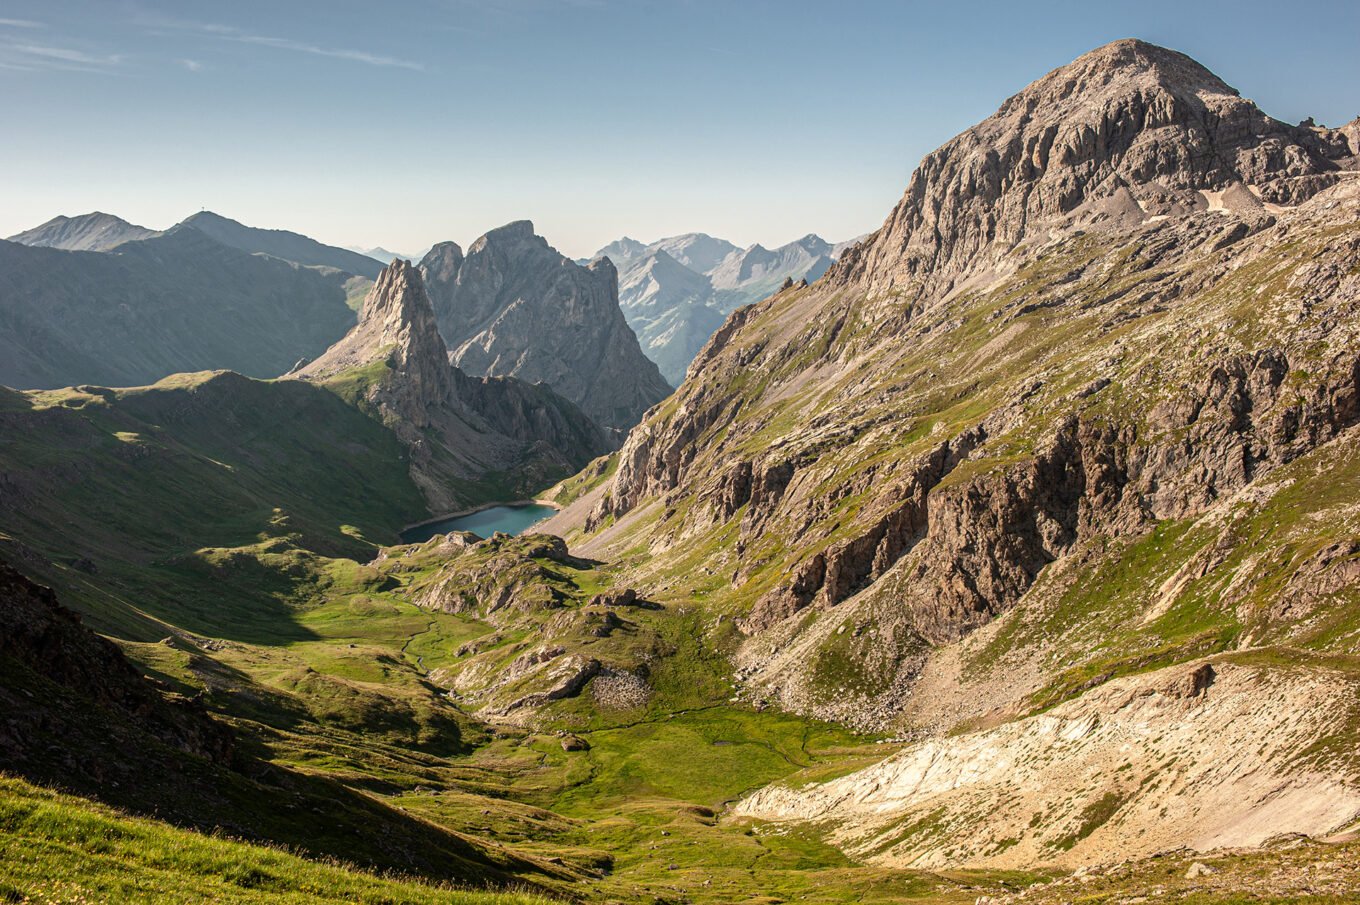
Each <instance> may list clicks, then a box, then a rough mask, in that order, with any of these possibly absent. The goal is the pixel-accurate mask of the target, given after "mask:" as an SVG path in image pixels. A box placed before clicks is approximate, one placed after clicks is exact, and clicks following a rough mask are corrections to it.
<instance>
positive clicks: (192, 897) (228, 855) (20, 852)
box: [0, 776, 549, 905]
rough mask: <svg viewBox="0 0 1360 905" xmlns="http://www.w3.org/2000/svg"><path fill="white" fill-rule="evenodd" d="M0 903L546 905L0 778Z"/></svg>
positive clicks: (534, 898)
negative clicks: (213, 833)
mask: <svg viewBox="0 0 1360 905" xmlns="http://www.w3.org/2000/svg"><path fill="white" fill-rule="evenodd" d="M0 864H2V865H3V868H0V900H3V901H10V902H31V903H33V905H58V903H60V905H76V903H86V902H145V903H165V905H171V903H173V905H180V903H192V902H241V903H251V902H260V903H264V902H268V903H286V905H310V903H323V902H363V903H371V905H378V903H395V902H402V903H410V905H424V903H430V905H435V903H439V905H533V903H545V902H547V901H549V900H548V899H546V898H543V897H541V896H536V895H529V894H517V893H507V894H496V893H486V892H472V891H465V890H455V889H453V888H450V887H441V886H437V885H427V884H423V883H420V882H418V881H414V880H401V879H395V878H387V877H380V876H377V875H374V874H369V873H365V872H363V871H360V870H358V869H356V868H354V867H352V866H349V865H345V864H343V863H341V862H333V863H318V862H316V861H310V860H306V859H304V858H300V857H298V856H296V855H293V854H289V853H288V852H286V851H283V850H281V849H272V848H264V847H261V846H256V845H249V844H246V843H243V842H239V841H234V840H231V839H228V838H220V837H209V836H204V835H201V834H198V833H193V832H189V831H187V830H181V829H176V828H174V827H171V826H168V825H166V824H164V823H161V822H159V821H156V820H146V819H141V818H136V817H131V816H128V815H126V814H123V813H121V812H119V811H116V810H113V809H111V808H106V807H102V806H100V805H95V804H91V803H90V802H88V801H86V800H84V799H80V798H75V797H72V796H69V795H61V794H57V793H54V792H51V791H48V790H46V789H42V788H39V787H36V786H33V785H30V784H29V783H26V782H24V781H22V780H19V779H14V778H8V777H3V776H0Z"/></svg>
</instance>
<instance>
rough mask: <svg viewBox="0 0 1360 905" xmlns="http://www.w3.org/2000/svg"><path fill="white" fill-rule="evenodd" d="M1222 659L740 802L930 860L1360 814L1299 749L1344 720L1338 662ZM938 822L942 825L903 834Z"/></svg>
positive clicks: (1204, 845)
mask: <svg viewBox="0 0 1360 905" xmlns="http://www.w3.org/2000/svg"><path fill="white" fill-rule="evenodd" d="M1208 666H1209V664H1197V665H1192V666H1190V667H1186V666H1176V667H1171V668H1169V669H1167V670H1162V671H1159V672H1154V673H1152V674H1149V675H1146V676H1137V677H1131V678H1125V679H1116V680H1113V681H1110V682H1108V683H1106V684H1104V685H1102V686H1100V687H1098V688H1095V689H1093V690H1091V691H1088V692H1087V693H1086V694H1085V695H1084V696H1082V697H1081V698H1078V699H1076V700H1073V701H1068V702H1067V703H1064V704H1061V705H1059V706H1058V707H1056V708H1054V709H1052V710H1050V711H1047V712H1045V713H1041V714H1037V715H1034V716H1030V717H1027V718H1025V719H1020V720H1016V721H1014V722H1010V723H1005V724H1003V725H1001V726H998V727H997V728H994V729H988V730H983V731H978V732H972V733H965V734H962V735H956V736H953V737H947V738H939V739H933V740H928V741H924V742H920V743H918V744H914V745H909V746H908V747H906V748H905V749H903V750H902V751H901V752H900V753H898V754H895V755H893V756H892V757H890V758H888V759H887V760H885V761H883V762H881V763H879V764H876V765H874V766H872V767H868V768H866V769H865V770H862V771H859V772H857V773H852V774H850V775H848V776H845V777H842V778H840V779H835V780H832V781H830V782H826V783H819V784H813V785H810V786H806V787H803V788H801V789H798V790H791V789H786V788H783V787H781V786H771V787H768V788H766V789H764V790H761V791H759V792H757V793H755V794H754V795H752V796H751V797H749V798H747V799H744V800H743V801H741V802H739V803H738V804H737V805H736V806H735V808H734V812H735V813H736V814H737V815H740V816H747V817H756V818H759V819H762V820H771V821H818V822H821V823H823V824H829V825H830V826H831V838H832V839H833V841H835V842H836V843H837V844H838V845H840V846H842V847H843V848H845V849H846V850H847V851H848V852H850V853H852V854H854V855H856V856H858V857H864V858H866V859H867V860H868V861H869V862H870V863H874V864H879V865H884V866H894V867H908V866H910V867H913V868H924V869H937V868H943V867H977V868H1012V867H1019V866H1022V865H1023V866H1025V867H1029V868H1033V867H1034V866H1036V865H1042V864H1056V865H1059V866H1068V867H1076V866H1081V865H1099V864H1109V863H1113V862H1117V861H1121V860H1124V859H1128V858H1140V857H1148V856H1150V855H1153V854H1155V853H1156V852H1158V851H1161V850H1163V849H1166V848H1168V847H1179V846H1182V845H1184V846H1188V847H1189V848H1190V849H1192V850H1195V851H1201V852H1203V851H1211V850H1214V849H1219V848H1223V847H1245V846H1256V845H1260V844H1262V843H1264V842H1266V841H1267V840H1268V839H1270V838H1272V837H1274V836H1276V835H1277V834H1279V833H1280V832H1285V831H1290V832H1297V833H1304V834H1310V835H1323V834H1326V833H1328V832H1330V831H1332V830H1334V829H1336V828H1338V827H1342V826H1346V825H1349V824H1350V823H1352V822H1353V821H1354V820H1355V819H1356V816H1357V815H1360V784H1357V783H1356V782H1355V781H1354V780H1353V779H1350V778H1347V777H1345V776H1341V775H1318V774H1315V773H1312V772H1310V771H1309V770H1306V769H1304V770H1296V769H1294V768H1293V767H1292V766H1291V765H1290V763H1289V756H1288V752H1292V751H1301V750H1304V749H1305V748H1307V747H1308V746H1309V745H1310V744H1313V743H1314V742H1316V741H1318V740H1319V739H1322V738H1326V737H1327V736H1328V735H1329V734H1330V733H1331V732H1332V725H1331V715H1332V713H1333V712H1334V711H1333V708H1334V707H1337V706H1340V702H1342V701H1344V700H1346V699H1348V698H1349V696H1351V695H1353V694H1354V693H1355V691H1356V689H1355V688H1354V686H1353V682H1351V680H1349V679H1347V678H1346V677H1344V676H1342V675H1341V674H1339V673H1334V672H1330V671H1327V670H1293V669H1275V670H1271V669H1257V668H1249V667H1241V666H1231V665H1228V664H1227V663H1214V664H1212V669H1211V670H1206V667H1208ZM1210 675H1213V676H1215V678H1214V679H1213V682H1212V685H1208V686H1206V685H1204V683H1205V682H1206V681H1207V677H1208V676H1210ZM1194 688H1198V689H1199V690H1198V691H1197V692H1195V693H1194V694H1193V695H1192V696H1188V697H1187V696H1186V692H1187V690H1189V689H1194ZM1154 780H1155V781H1154ZM1074 790H1082V791H1081V792H1079V793H1074ZM927 823H928V824H929V825H930V827H932V829H931V831H930V832H924V831H923V832H919V833H907V834H903V833H902V832H901V827H904V826H912V825H920V826H924V825H925V824H927ZM1003 840H1004V843H1003Z"/></svg>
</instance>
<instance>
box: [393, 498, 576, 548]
mask: <svg viewBox="0 0 1360 905" xmlns="http://www.w3.org/2000/svg"><path fill="white" fill-rule="evenodd" d="M556 511H557V510H556V509H554V508H552V507H551V506H539V505H537V504H534V503H526V504H524V505H522V506H492V507H490V508H489V509H481V510H479V511H477V512H474V513H472V514H470V515H460V516H458V517H457V518H448V519H444V520H443V521H442V522H430V523H429V524H428V525H417V526H416V527H414V528H410V529H407V530H406V531H403V532H402V533H401V539H402V540H404V541H405V542H406V543H408V544H420V543H424V542H425V541H427V540H429V539H430V538H432V537H434V536H435V535H436V534H448V533H449V532H450V531H471V532H472V533H473V534H475V535H477V536H478V537H490V536H491V535H492V534H495V533H496V532H497V531H503V532H505V533H506V534H522V533H523V532H524V531H526V530H528V529H529V527H530V526H532V525H535V524H537V523H538V522H541V521H543V520H544V519H545V518H547V517H548V516H550V515H552V514H553V513H554V512H556Z"/></svg>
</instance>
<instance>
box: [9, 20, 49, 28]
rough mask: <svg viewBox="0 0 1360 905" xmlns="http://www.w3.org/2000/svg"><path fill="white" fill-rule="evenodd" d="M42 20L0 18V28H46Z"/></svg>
mask: <svg viewBox="0 0 1360 905" xmlns="http://www.w3.org/2000/svg"><path fill="white" fill-rule="evenodd" d="M46 27H47V26H46V25H45V24H44V23H42V22H34V21H33V20H32V19H0V28H46Z"/></svg>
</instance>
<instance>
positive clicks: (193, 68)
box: [179, 60, 203, 72]
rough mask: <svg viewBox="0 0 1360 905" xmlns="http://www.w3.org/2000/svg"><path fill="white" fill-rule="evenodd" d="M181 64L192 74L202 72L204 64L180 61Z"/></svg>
mask: <svg viewBox="0 0 1360 905" xmlns="http://www.w3.org/2000/svg"><path fill="white" fill-rule="evenodd" d="M179 64H180V65H181V66H183V67H184V68H185V69H187V70H189V71H190V72H202V71H203V64H202V63H200V62H199V61H198V60H180V61H179Z"/></svg>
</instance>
